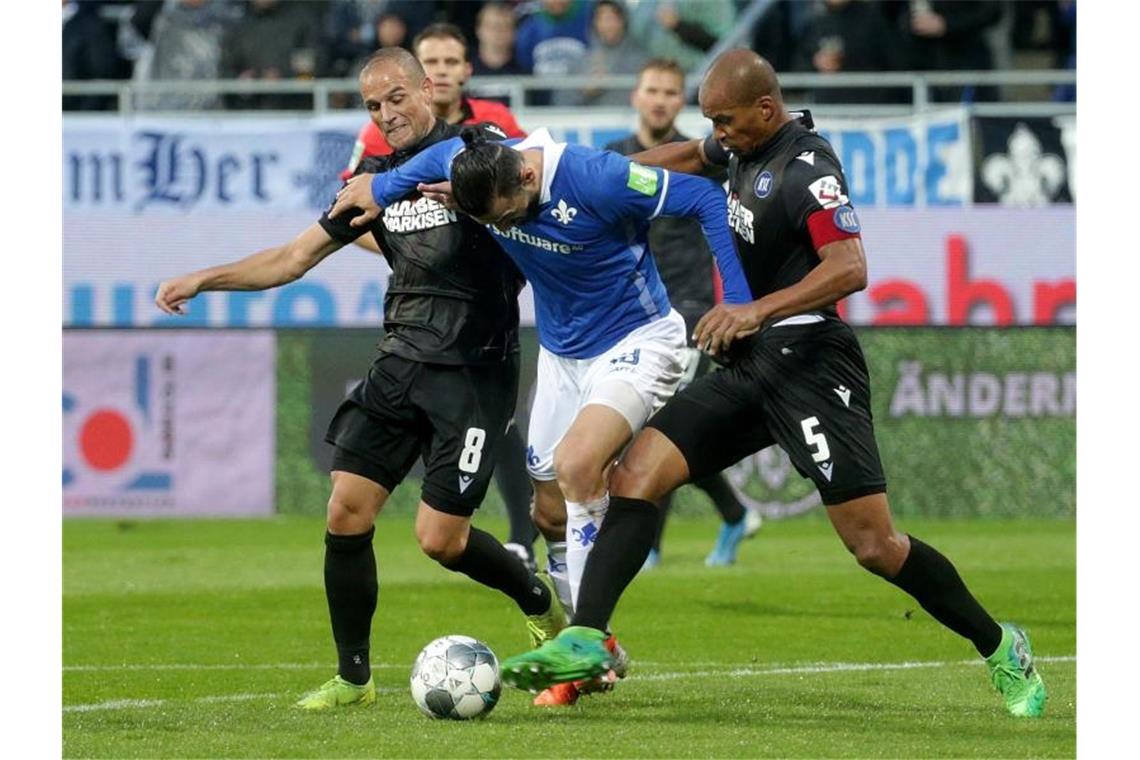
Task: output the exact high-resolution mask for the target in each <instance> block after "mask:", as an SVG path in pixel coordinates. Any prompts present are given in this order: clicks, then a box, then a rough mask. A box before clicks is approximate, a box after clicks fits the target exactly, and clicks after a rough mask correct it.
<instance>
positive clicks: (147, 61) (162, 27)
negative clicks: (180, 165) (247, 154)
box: [134, 0, 235, 110]
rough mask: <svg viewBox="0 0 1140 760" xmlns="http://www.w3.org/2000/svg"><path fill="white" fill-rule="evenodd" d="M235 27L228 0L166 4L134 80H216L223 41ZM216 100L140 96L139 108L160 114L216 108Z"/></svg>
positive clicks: (163, 94) (181, 94) (187, 95)
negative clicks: (170, 111) (169, 111)
mask: <svg viewBox="0 0 1140 760" xmlns="http://www.w3.org/2000/svg"><path fill="white" fill-rule="evenodd" d="M234 21H235V14H234V9H233V7H232V4H231V3H229V2H227V1H226V0H175V2H173V3H168V4H166V5H165V6H164V7H163V9H162V10H161V11H160V12H159V13H158V15H157V16H156V17H155V19H154V22H153V24H152V25H151V33H150V41H151V45H150V48H149V50H147V51H146V52H145V53H144V54H143V55H142V57H141V58H139V61H138V63H137V64H136V65H135V77H134V78H135V80H136V81H147V80H150V79H157V80H167V79H182V80H187V81H193V80H201V79H218V78H219V76H220V75H221V61H222V39H223V37H224V36H225V32H226V29H227V27H228V26H229V25H230V24H232V23H233V22H234ZM220 105H221V101H220V99H219V98H218V96H217V95H213V94H197V93H188V92H177V91H175V92H152V93H147V94H145V95H140V96H139V102H138V107H139V108H143V109H156V110H176V109H187V110H203V109H211V108H218V107H219V106H220Z"/></svg>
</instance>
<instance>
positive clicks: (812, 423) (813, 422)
mask: <svg viewBox="0 0 1140 760" xmlns="http://www.w3.org/2000/svg"><path fill="white" fill-rule="evenodd" d="M818 426H819V418H818V417H808V418H807V419H805V420H801V421H800V427H802V428H803V430H804V441H805V442H806V443H807V445H808V446H811V447H812V448H813V449H814V451H812V453H811V459H812V461H813V462H826V461H827V460H828V459H831V449H829V448H828V447H827V438H825V437H824V435H823V433H821V432H819V431H818V430H816V428H817V427H818Z"/></svg>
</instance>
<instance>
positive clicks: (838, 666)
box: [63, 655, 1077, 680]
mask: <svg viewBox="0 0 1140 760" xmlns="http://www.w3.org/2000/svg"><path fill="white" fill-rule="evenodd" d="M1076 659H1077V658H1076V656H1075V655H1065V656H1060V657H1038V658H1037V660H1038V661H1039V662H1072V661H1074V660H1076ZM981 662H982V661H981V660H980V659H973V660H957V661H953V662H803V663H792V664H787V665H781V664H774V665H769V666H767V667H763V668H754V667H751V666H748V665H736V664H733V663H730V662H691V663H689V665H691V666H693V667H696V668H710V669H711V671H709V672H705V671H701V670H685V671H677V672H675V673H674V672H669V673H657V674H654V675H652V676H643V675H640V674H639V677H641V678H646V679H649V680H668V679H670V678H682V677H684V676H694V677H705V676H711V675H726V674H737V673H739V674H742V675H748V674H762V675H783V674H786V673H827V672H830V671H840V672H842V671H860V670H909V669H911V668H942V667H947V666H950V665H972V664H978V665H980V664H981ZM676 664H677V663H676V662H670V663H664V662H653V661H650V660H634V661H633V665H634V667H635V668H637V669H638V670H641V668H655V667H665V666H675V665H676ZM328 667H330V665H329V663H327V662H272V663H245V662H235V663H211V664H208V665H205V664H203V665H199V664H194V663H150V664H135V665H126V664H123V665H64V666H63V671H64V672H65V673H93V672H103V671H120V672H122V671H131V670H146V671H149V670H320V669H323V668H328ZM410 668H411V665H408V664H403V663H392V662H378V663H375V662H374V663H372V669H373V670H401V669H407V670H410Z"/></svg>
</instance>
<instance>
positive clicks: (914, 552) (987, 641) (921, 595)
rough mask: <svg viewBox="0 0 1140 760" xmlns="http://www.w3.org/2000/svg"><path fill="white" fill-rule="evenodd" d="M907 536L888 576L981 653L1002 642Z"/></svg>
mask: <svg viewBox="0 0 1140 760" xmlns="http://www.w3.org/2000/svg"><path fill="white" fill-rule="evenodd" d="M611 509H612V507H611ZM907 536H908V538H910V553H909V554H907V555H906V560H905V561H904V562H903V565H902V567H901V568H900V569H899V572H898V575H896V576H895V577H894V578H888V579H887V580H889V581H890V582H891V583H893V584H894V585H896V586H898V587H899V588H901V589H902V590H903V591H905V592H907V593H908V594H910V595H911V596H913V597H914V598H915V600H916V601H917V602H918V603H919V604H920V605H922V608H923V609H924V610H926V611H927V612H929V613H930V614H931V616H933V617H934V619H935V620H937V621H938V622H939V623H942V625H944V626H946V627H947V628H949V629H950V630H952V631H954V633H956V634H958V635H959V636H963V637H965V638H967V639H969V640H970V641H972V642H973V644H974V648H975V649H977V650H978V654H980V655H982V657H988V656H989V655H991V654H993V653H994V652H995V651H996V650H997V648H998V644H1000V643H1001V626H999V625H998V624H997V623H996V622H994V619H993V618H992V617H990V615H989V613H988V612H986V611H985V610H984V609H983V608H982V605H980V604H978V601H977V600H976V599H974V597H973V595H972V594H970V591H969V590H968V589H967V588H966V584H965V583H963V582H962V578H961V576H959V575H958V571H957V570H955V569H954V565H952V564H951V563H950V560H948V559H946V557H944V556H942V555H941V554H940V553H939V552H938V550H937V549H934V548H933V547H930V546H927V545H926V544H924V543H922V542H921V541H919V540H918V539H917V538H915V537H914V536H911V535H910V534H907Z"/></svg>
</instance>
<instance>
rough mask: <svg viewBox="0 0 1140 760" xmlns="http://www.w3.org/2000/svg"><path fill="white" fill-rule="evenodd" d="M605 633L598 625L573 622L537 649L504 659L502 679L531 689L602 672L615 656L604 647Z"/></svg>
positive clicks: (608, 667) (611, 665)
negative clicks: (593, 626)
mask: <svg viewBox="0 0 1140 760" xmlns="http://www.w3.org/2000/svg"><path fill="white" fill-rule="evenodd" d="M605 640H606V634H605V633H604V632H602V631H599V630H598V629H597V628H587V627H586V626H581V625H572V626H569V627H567V628H563V629H562V631H561V633H559V634H558V635H557V636H555V637H554V638H553V639H551V640H549V641H547V642H546V643H544V644H543V645H542V646H540V647H539V648H538V649H532V650H531V651H529V652H524V653H522V654H519V655H515V656H514V657H511V658H509V659H507V660H505V661H504V662H503V665H502V676H503V682H504V683H506V684H507V685H508V686H514V687H516V688H519V689H524V690H527V691H532V692H535V693H537V692H539V691H542V690H543V689H546V688H547V687H549V686H552V685H554V684H556V683H565V682H567V681H581V680H585V679H588V678H593V677H594V676H600V675H602V674H603V673H605V672H606V671H608V670H610V669H611V668H612V667H613V662H614V657H613V655H612V654H610V652H609V650H608V649H606V647H605Z"/></svg>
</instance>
